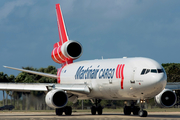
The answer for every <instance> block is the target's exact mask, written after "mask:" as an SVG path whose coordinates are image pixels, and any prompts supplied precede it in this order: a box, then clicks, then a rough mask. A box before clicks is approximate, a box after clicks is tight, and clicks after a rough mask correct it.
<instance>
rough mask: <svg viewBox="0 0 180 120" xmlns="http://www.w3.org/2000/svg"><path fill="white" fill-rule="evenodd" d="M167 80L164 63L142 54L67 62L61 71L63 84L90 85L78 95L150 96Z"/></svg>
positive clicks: (104, 96) (157, 91)
mask: <svg viewBox="0 0 180 120" xmlns="http://www.w3.org/2000/svg"><path fill="white" fill-rule="evenodd" d="M166 83H167V76H166V73H165V71H164V69H163V67H162V66H161V65H160V64H159V63H157V62H156V61H154V60H152V59H148V58H140V57H139V58H121V59H100V60H89V61H81V62H76V63H72V64H69V65H66V66H65V67H64V68H63V69H62V71H61V74H60V84H86V85H87V86H88V87H89V88H90V89H91V93H90V94H89V95H88V96H83V95H82V96H79V99H88V98H98V99H111V100H138V99H148V98H152V97H154V96H156V95H157V94H158V93H160V92H161V91H162V90H163V89H164V88H165V86H166Z"/></svg>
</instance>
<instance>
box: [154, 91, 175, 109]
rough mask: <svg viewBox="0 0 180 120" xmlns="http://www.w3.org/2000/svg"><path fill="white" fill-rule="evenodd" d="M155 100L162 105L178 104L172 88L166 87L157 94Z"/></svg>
mask: <svg viewBox="0 0 180 120" xmlns="http://www.w3.org/2000/svg"><path fill="white" fill-rule="evenodd" d="M154 99H155V102H156V103H157V104H158V105H160V106H161V107H172V106H174V104H176V100H177V97H176V94H175V93H174V92H173V91H172V90H170V89H164V90H163V91H162V92H160V93H159V94H158V95H156V96H155V98H154Z"/></svg>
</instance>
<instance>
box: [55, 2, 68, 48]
mask: <svg viewBox="0 0 180 120" xmlns="http://www.w3.org/2000/svg"><path fill="white" fill-rule="evenodd" d="M56 15H57V24H58V31H59V40H60V42H59V44H60V45H62V44H63V43H65V42H67V41H68V40H69V39H68V36H67V33H66V27H65V24H64V20H63V16H62V13H61V8H60V4H56Z"/></svg>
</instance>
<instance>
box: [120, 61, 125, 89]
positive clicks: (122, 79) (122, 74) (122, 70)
mask: <svg viewBox="0 0 180 120" xmlns="http://www.w3.org/2000/svg"><path fill="white" fill-rule="evenodd" d="M124 66H125V64H123V65H122V69H121V77H122V78H121V89H123V82H124Z"/></svg>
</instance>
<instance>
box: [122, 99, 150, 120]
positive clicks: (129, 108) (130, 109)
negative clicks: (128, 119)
mask: <svg viewBox="0 0 180 120" xmlns="http://www.w3.org/2000/svg"><path fill="white" fill-rule="evenodd" d="M144 103H145V100H141V101H140V107H139V106H135V102H134V101H133V102H132V103H131V106H124V115H131V112H132V113H133V115H139V116H140V117H147V115H148V113H147V111H146V110H143V108H144Z"/></svg>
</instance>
